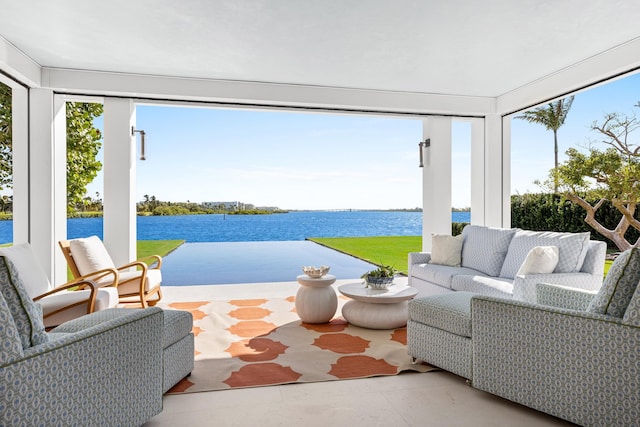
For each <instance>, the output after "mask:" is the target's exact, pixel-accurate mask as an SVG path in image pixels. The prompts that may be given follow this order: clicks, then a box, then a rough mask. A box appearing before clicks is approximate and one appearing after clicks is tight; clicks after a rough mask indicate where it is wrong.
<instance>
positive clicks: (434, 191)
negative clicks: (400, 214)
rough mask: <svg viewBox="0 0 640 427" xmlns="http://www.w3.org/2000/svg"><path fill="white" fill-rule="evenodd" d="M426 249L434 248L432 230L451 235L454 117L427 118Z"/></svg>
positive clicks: (423, 226)
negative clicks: (452, 130) (452, 133)
mask: <svg viewBox="0 0 640 427" xmlns="http://www.w3.org/2000/svg"><path fill="white" fill-rule="evenodd" d="M423 137H424V138H429V139H430V140H431V145H430V146H429V147H427V148H424V149H423V153H422V154H423V158H422V160H423V164H424V169H423V173H422V186H423V199H422V250H423V251H430V250H431V233H437V234H451V118H448V117H429V118H428V119H425V120H424V121H423Z"/></svg>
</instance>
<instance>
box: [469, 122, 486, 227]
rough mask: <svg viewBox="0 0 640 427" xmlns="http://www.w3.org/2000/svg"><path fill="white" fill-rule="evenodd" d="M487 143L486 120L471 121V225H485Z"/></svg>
mask: <svg viewBox="0 0 640 427" xmlns="http://www.w3.org/2000/svg"><path fill="white" fill-rule="evenodd" d="M485 153H486V141H485V132H484V119H472V120H471V224H474V225H484V222H485V213H486V209H487V207H486V196H485V193H486V189H485V165H486V160H485Z"/></svg>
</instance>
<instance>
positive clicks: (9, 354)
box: [0, 293, 24, 365]
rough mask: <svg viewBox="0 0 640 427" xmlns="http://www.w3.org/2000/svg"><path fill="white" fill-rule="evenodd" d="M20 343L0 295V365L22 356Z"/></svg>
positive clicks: (9, 311) (11, 318) (14, 324)
mask: <svg viewBox="0 0 640 427" xmlns="http://www.w3.org/2000/svg"><path fill="white" fill-rule="evenodd" d="M23 354H24V353H23V351H22V341H21V340H20V334H19V333H18V327H17V326H16V323H15V322H14V321H13V316H12V315H11V310H9V306H8V305H7V301H5V299H4V297H3V296H2V293H0V365H4V364H5V363H10V362H11V361H13V360H15V359H16V358H18V357H20V356H22V355H23Z"/></svg>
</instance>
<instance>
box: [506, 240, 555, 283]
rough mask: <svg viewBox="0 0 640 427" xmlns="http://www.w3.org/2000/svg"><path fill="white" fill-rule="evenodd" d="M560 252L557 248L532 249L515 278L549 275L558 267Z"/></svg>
mask: <svg viewBox="0 0 640 427" xmlns="http://www.w3.org/2000/svg"><path fill="white" fill-rule="evenodd" d="M559 254H560V251H559V250H558V247H557V246H536V247H534V248H532V249H531V250H530V251H529V253H528V254H527V257H526V258H525V259H524V262H523V263H522V265H521V266H520V269H519V270H518V272H517V273H516V276H522V275H525V274H550V273H553V270H554V269H555V268H556V265H558V260H559V259H560V257H559Z"/></svg>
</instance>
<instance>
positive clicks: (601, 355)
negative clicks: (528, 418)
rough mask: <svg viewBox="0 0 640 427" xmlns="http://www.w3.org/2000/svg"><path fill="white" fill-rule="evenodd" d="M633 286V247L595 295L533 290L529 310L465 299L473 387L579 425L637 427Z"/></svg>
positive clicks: (637, 275) (636, 262) (638, 358)
mask: <svg viewBox="0 0 640 427" xmlns="http://www.w3.org/2000/svg"><path fill="white" fill-rule="evenodd" d="M639 281H640V249H637V248H634V249H631V250H629V251H626V252H624V253H623V254H621V255H620V256H619V257H618V258H617V259H616V261H615V262H614V263H613V265H612V267H611V269H610V270H609V273H608V275H607V277H606V278H605V282H604V284H603V286H602V288H601V289H600V291H599V292H598V293H597V294H594V293H589V292H586V291H580V290H576V289H571V288H565V287H561V286H557V285H548V284H538V286H537V298H538V300H537V304H534V303H526V302H518V301H513V300H506V299H500V298H493V297H487V296H475V297H473V298H472V300H471V324H472V325H473V346H472V347H473V350H472V354H473V356H472V359H473V362H472V366H473V375H472V385H473V387H475V388H478V389H481V390H485V391H487V392H489V393H493V394H496V395H499V396H502V397H504V398H506V399H509V400H512V401H514V402H518V403H521V404H524V405H526V406H529V407H532V408H535V409H538V410H540V411H543V412H547V413H549V414H552V415H555V416H557V417H560V418H564V419H566V420H569V421H571V422H574V423H577V424H580V425H585V426H632V425H638V423H639V422H640V287H639V286H638V282H639Z"/></svg>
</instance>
